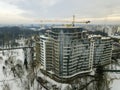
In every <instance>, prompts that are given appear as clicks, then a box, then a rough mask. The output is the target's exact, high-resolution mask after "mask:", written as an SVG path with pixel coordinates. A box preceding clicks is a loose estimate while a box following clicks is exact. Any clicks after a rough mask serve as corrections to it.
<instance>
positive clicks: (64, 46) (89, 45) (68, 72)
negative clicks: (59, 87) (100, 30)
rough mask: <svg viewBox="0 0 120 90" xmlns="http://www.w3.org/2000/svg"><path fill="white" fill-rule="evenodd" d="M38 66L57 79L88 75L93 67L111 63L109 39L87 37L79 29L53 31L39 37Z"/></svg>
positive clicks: (63, 28)
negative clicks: (57, 77)
mask: <svg viewBox="0 0 120 90" xmlns="http://www.w3.org/2000/svg"><path fill="white" fill-rule="evenodd" d="M40 48H41V52H40V61H41V62H40V63H41V66H42V67H43V69H44V70H46V71H52V73H54V74H56V75H57V76H60V77H72V76H74V75H77V74H80V73H85V72H91V70H92V68H93V67H94V66H97V65H98V64H100V65H104V64H107V63H110V61H111V52H112V44H111V39H110V38H105V37H101V36H96V35H91V36H90V35H88V33H87V31H86V30H84V29H83V28H79V27H70V28H68V27H54V28H52V29H50V30H47V31H46V33H45V35H41V36H40Z"/></svg>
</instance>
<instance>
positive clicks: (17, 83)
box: [0, 49, 120, 90]
mask: <svg viewBox="0 0 120 90" xmlns="http://www.w3.org/2000/svg"><path fill="white" fill-rule="evenodd" d="M29 51H30V50H28V52H29ZM24 54H25V52H24V51H23V49H16V50H8V51H7V50H6V51H4V52H3V51H0V90H9V89H5V88H7V86H8V87H9V88H10V90H28V89H27V86H28V78H27V72H26V71H25V70H24V71H25V72H24V75H23V77H22V82H21V80H20V78H18V77H14V75H13V73H12V71H11V69H10V68H9V67H6V66H5V60H8V59H9V57H12V60H13V61H14V62H15V63H14V64H16V63H21V64H22V65H23V64H24V59H25V55H24ZM27 54H30V52H29V53H27ZM28 56H29V55H28ZM3 66H5V67H6V74H5V72H4V71H3ZM117 69H120V68H118V67H117ZM110 75H111V76H113V77H115V78H119V77H120V73H119V74H115V73H113V74H110ZM38 76H40V77H41V78H43V79H45V80H47V81H48V85H47V86H48V87H52V85H56V87H58V88H61V90H67V88H68V87H71V85H70V84H65V83H58V82H56V81H54V80H52V79H51V78H49V77H47V76H44V75H43V74H42V73H41V72H40V71H39V72H38ZM119 83H120V80H114V81H113V83H111V86H110V88H111V90H120V85H119ZM37 85H38V83H37V81H36V80H35V81H34V87H30V89H29V90H37ZM5 86H6V87H5ZM3 88H4V89H3ZM25 88H26V89H25ZM41 90H45V89H44V88H42V89H41ZM50 90H52V89H50Z"/></svg>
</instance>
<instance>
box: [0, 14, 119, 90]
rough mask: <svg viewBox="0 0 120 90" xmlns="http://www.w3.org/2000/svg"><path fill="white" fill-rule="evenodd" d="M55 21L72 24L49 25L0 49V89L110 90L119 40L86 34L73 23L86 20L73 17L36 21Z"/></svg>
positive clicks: (115, 77) (115, 75)
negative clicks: (70, 18) (16, 44)
mask: <svg viewBox="0 0 120 90" xmlns="http://www.w3.org/2000/svg"><path fill="white" fill-rule="evenodd" d="M56 21H57V22H67V23H70V22H72V24H66V26H65V25H64V26H59V27H58V26H57V27H56V26H52V27H51V28H49V29H46V30H44V33H40V34H39V35H34V36H32V37H31V38H29V39H26V40H25V41H24V43H25V44H22V45H23V46H20V45H21V44H20V45H19V46H17V47H8V46H7V47H6V46H5V47H2V48H0V52H1V53H0V57H1V64H2V65H1V68H3V71H1V72H3V74H2V73H1V75H3V77H4V79H1V81H0V82H1V83H3V84H1V85H2V87H1V90H14V89H15V87H14V86H18V87H17V88H20V89H19V90H113V89H111V85H112V82H113V81H114V80H119V74H120V73H119V72H120V64H119V63H120V62H119V60H120V43H119V39H115V38H111V37H106V36H102V35H93V34H91V33H89V32H88V30H86V29H84V28H81V27H78V26H76V23H87V24H88V23H90V21H83V22H80V21H77V22H76V21H75V16H73V20H72V21H66V20H55V21H54V20H41V21H40V22H56ZM22 42H23V41H22ZM19 43H20V41H19ZM19 53H20V54H19ZM17 57H19V58H17ZM20 57H21V58H20ZM5 78H7V79H5ZM11 82H12V83H11ZM13 83H16V85H14V84H13Z"/></svg>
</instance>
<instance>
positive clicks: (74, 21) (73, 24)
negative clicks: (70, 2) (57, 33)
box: [37, 15, 90, 26]
mask: <svg viewBox="0 0 120 90" xmlns="http://www.w3.org/2000/svg"><path fill="white" fill-rule="evenodd" d="M37 21H38V22H41V23H43V22H46V23H51V22H61V23H72V24H71V25H72V26H75V23H86V24H88V23H90V21H89V20H88V21H78V20H75V15H73V19H72V20H65V19H50V20H37Z"/></svg>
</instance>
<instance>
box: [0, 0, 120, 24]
mask: <svg viewBox="0 0 120 90" xmlns="http://www.w3.org/2000/svg"><path fill="white" fill-rule="evenodd" d="M119 4H120V0H0V23H1V24H2V23H3V24H5V23H6V24H10V23H12V24H14V23H18V24H19V23H23V24H24V23H39V22H37V21H36V20H41V19H71V17H72V15H73V14H74V15H76V20H81V21H84V20H90V21H92V23H112V24H114V23H117V24H119V22H120V5H119Z"/></svg>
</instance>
